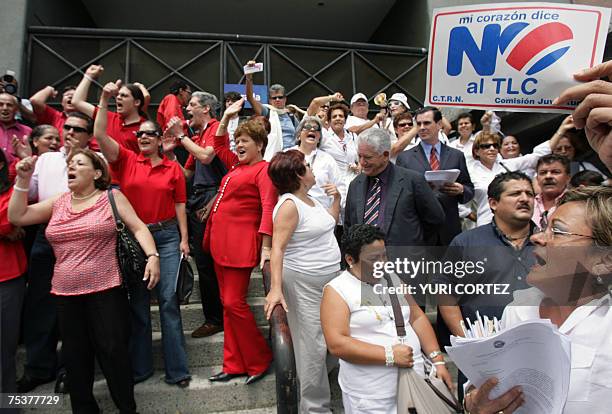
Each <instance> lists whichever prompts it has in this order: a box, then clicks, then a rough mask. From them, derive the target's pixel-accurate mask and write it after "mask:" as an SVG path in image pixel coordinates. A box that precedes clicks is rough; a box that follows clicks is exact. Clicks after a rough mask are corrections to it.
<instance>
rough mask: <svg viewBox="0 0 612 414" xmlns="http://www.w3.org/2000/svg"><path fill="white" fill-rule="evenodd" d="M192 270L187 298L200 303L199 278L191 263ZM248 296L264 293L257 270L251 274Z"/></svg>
mask: <svg viewBox="0 0 612 414" xmlns="http://www.w3.org/2000/svg"><path fill="white" fill-rule="evenodd" d="M258 270H259V269H258ZM193 271H194V272H196V275H195V276H194V283H193V293H192V294H191V297H190V298H189V303H201V302H202V298H201V297H200V280H199V277H198V275H197V269H196V267H195V264H194V265H193ZM247 296H248V297H251V298H254V297H263V296H265V295H264V286H263V276H262V274H261V272H259V271H253V273H252V274H251V281H250V283H249V292H248V294H247Z"/></svg>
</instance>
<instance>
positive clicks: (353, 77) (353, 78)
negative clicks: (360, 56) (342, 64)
mask: <svg viewBox="0 0 612 414" xmlns="http://www.w3.org/2000/svg"><path fill="white" fill-rule="evenodd" d="M351 79H352V82H353V95H355V94H356V93H357V74H356V72H355V51H354V50H351Z"/></svg>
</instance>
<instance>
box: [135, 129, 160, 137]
mask: <svg viewBox="0 0 612 414" xmlns="http://www.w3.org/2000/svg"><path fill="white" fill-rule="evenodd" d="M134 133H135V134H136V136H137V137H138V138H142V137H143V136H145V135H148V136H150V137H159V132H158V131H136V132H134Z"/></svg>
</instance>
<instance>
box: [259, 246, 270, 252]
mask: <svg viewBox="0 0 612 414" xmlns="http://www.w3.org/2000/svg"><path fill="white" fill-rule="evenodd" d="M261 250H267V251H270V250H272V248H271V247H267V246H261Z"/></svg>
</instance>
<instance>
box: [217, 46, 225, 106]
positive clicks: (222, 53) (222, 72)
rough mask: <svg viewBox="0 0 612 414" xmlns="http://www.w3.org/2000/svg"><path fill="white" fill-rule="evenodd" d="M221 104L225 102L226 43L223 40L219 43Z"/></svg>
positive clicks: (219, 95)
mask: <svg viewBox="0 0 612 414" xmlns="http://www.w3.org/2000/svg"><path fill="white" fill-rule="evenodd" d="M219 47H220V48H221V49H220V50H219V89H220V90H219V94H218V95H217V96H218V97H219V102H221V101H223V92H224V91H223V88H224V85H225V82H224V80H225V41H224V40H222V41H220V42H219Z"/></svg>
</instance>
